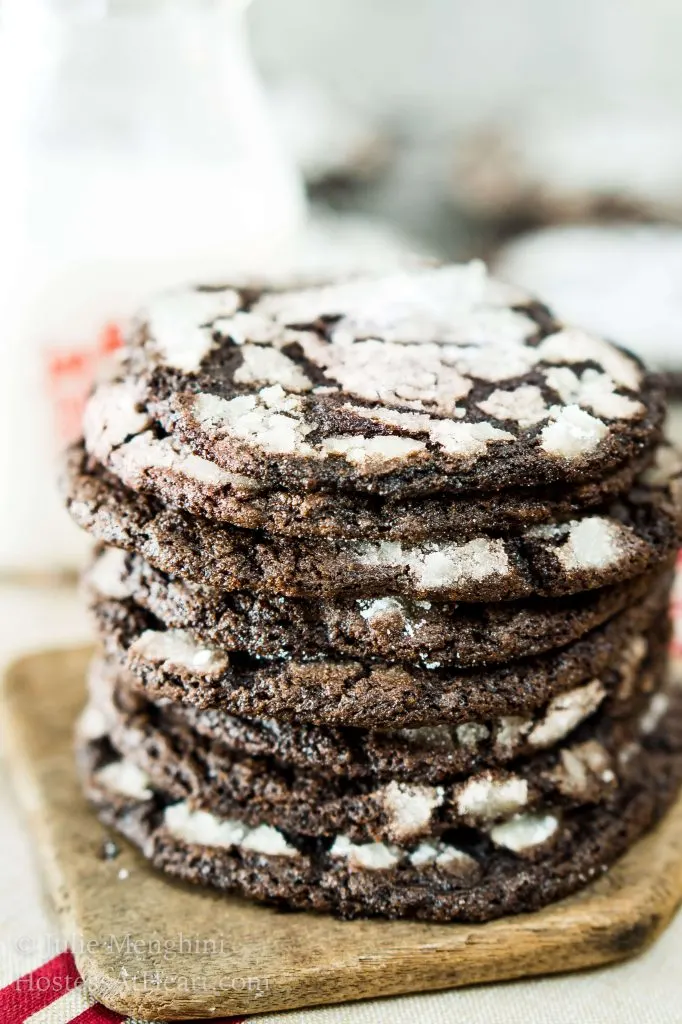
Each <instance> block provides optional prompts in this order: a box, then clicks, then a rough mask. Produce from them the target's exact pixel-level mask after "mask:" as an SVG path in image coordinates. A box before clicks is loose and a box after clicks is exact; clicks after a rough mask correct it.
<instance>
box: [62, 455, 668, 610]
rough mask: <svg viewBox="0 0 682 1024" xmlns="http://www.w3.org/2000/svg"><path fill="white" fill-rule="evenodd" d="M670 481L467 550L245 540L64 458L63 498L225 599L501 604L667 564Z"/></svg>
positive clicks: (118, 542) (482, 539)
mask: <svg viewBox="0 0 682 1024" xmlns="http://www.w3.org/2000/svg"><path fill="white" fill-rule="evenodd" d="M677 481H678V478H677V477H675V478H674V481H673V484H674V486H673V484H671V485H669V486H664V487H661V486H659V485H658V484H656V485H655V486H651V485H648V484H646V483H642V484H641V485H638V486H637V487H636V488H635V489H634V490H633V491H632V492H631V493H630V495H629V496H628V498H627V500H622V501H619V502H617V503H614V504H613V505H612V506H611V507H610V508H609V509H608V510H605V511H604V512H603V513H600V514H587V515H584V516H582V517H580V518H578V519H573V520H570V521H568V522H564V523H556V524H554V523H546V524H542V525H539V526H534V527H531V528H529V529H527V530H525V531H523V533H521V534H519V535H517V536H512V537H500V536H488V535H481V536H478V537H476V538H473V539H471V540H464V541H460V540H455V541H441V542H438V541H427V542H422V543H421V544H415V545H403V544H402V543H401V542H399V541H379V542H374V541H338V540H332V539H327V538H321V539H317V538H309V539H307V540H306V539H305V538H290V537H282V536H272V535H269V534H267V533H264V532H256V531H250V530H242V529H239V528H238V527H233V526H230V525H228V524H225V523H216V522H215V521H211V520H208V519H202V518H200V517H198V516H192V515H190V514H189V513H187V512H183V511H180V510H175V509H171V508H169V507H167V506H163V505H161V504H160V503H159V502H158V501H157V500H156V499H154V498H152V497H150V496H148V495H144V494H139V493H136V492H135V491H132V490H130V489H129V488H126V487H124V486H123V485H122V484H120V482H118V481H117V480H116V478H115V477H113V476H112V475H111V474H110V473H107V472H106V471H102V470H101V469H98V468H97V467H96V466H92V465H91V464H89V463H88V462H87V460H85V461H84V460H83V459H82V458H81V457H80V456H79V454H78V452H77V451H72V452H71V455H70V457H69V458H68V460H67V464H66V467H65V473H64V477H63V489H64V494H65V497H66V502H67V506H68V509H69V511H70V513H71V515H72V517H73V518H74V520H75V521H76V522H77V523H78V524H79V525H80V526H82V527H83V528H84V529H86V530H88V532H90V533H91V534H92V535H93V536H94V537H95V538H96V539H97V540H99V541H102V542H104V543H106V544H110V545H113V546H115V547H121V548H125V549H127V550H133V551H137V552H138V553H139V554H140V555H142V556H143V557H144V559H145V560H146V561H147V562H149V563H150V564H151V565H153V566H155V567H156V568H158V569H161V570H162V571H164V572H168V573H172V574H174V575H178V576H180V577H181V578H183V579H189V580H194V581H197V582H200V583H208V584H210V585H211V586H213V587H216V588H219V589H223V590H251V591H256V592H258V593H262V592H267V593H270V594H272V593H275V594H284V595H288V596H292V597H299V596H300V597H327V596H332V595H334V596H357V597H363V598H369V597H386V596H394V597H406V598H413V599H416V600H436V601H471V602H487V601H493V602H499V601H508V600H517V599H520V598H524V597H529V596H531V595H533V594H539V595H543V596H550V597H555V596H560V595H564V594H571V593H577V592H578V591H582V590H587V589H592V588H597V587H602V586H609V585H612V584H614V583H619V582H623V581H624V580H627V579H631V578H633V577H635V576H638V575H640V574H641V573H644V572H647V571H648V570H651V569H654V568H655V567H656V566H658V565H661V564H663V563H664V562H665V561H666V560H667V559H668V558H669V557H670V556H671V554H672V553H673V552H674V551H675V550H676V548H677V546H678V543H679V529H680V524H679V518H680V495H679V488H678V487H677Z"/></svg>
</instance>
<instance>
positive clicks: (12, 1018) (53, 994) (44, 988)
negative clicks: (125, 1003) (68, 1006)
mask: <svg viewBox="0 0 682 1024" xmlns="http://www.w3.org/2000/svg"><path fill="white" fill-rule="evenodd" d="M80 983H81V977H80V974H79V973H78V970H77V968H76V964H75V962H74V959H73V956H72V955H71V953H69V952H66V953H60V954H59V955H58V956H55V957H54V958H53V959H52V960H48V962H47V963H46V964H43V965H42V966H41V967H37V968H36V969H35V970H34V971H30V972H29V973H28V974H24V975H22V977H21V978H17V980H16V981H13V982H11V983H10V984H9V985H7V986H6V987H5V988H3V989H0V1021H2V1024H24V1021H25V1020H27V1019H28V1018H29V1017H32V1016H33V1014H34V1013H37V1012H38V1010H43V1009H44V1008H45V1007H46V1006H49V1005H50V1003H53V1002H54V1001H55V999H59V998H60V997H61V996H63V995H64V994H65V993H66V992H68V991H69V990H70V989H72V988H75V987H76V985H80ZM117 1019H118V1020H121V1018H120V1017H119V1018H117Z"/></svg>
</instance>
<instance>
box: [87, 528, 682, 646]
mask: <svg viewBox="0 0 682 1024" xmlns="http://www.w3.org/2000/svg"><path fill="white" fill-rule="evenodd" d="M671 570H672V566H671V565H670V564H669V565H668V566H666V567H665V568H664V569H663V572H662V573H660V575H661V576H666V575H668V574H669V573H670V572H671ZM658 577H659V574H653V575H652V574H645V575H643V576H640V577H636V578H635V579H634V580H631V581H628V582H627V583H625V584H616V585H614V586H612V587H605V588H600V589H598V590H592V591H588V592H587V593H583V594H576V595H572V596H570V597H566V598H555V599H553V600H547V599H531V600H529V601H525V602H509V603H502V604H476V605H466V604H460V603H457V602H453V603H445V604H444V603H441V602H433V601H409V600H405V599H401V598H394V597H381V598H373V599H372V598H364V599H363V598H355V599H352V598H350V599H346V600H343V599H341V600H337V601H333V600H319V601H311V600H305V599H297V598H285V597H268V596H267V595H265V594H261V595H257V594H250V593H248V592H244V591H232V592H230V591H221V590H217V589H214V588H212V587H208V586H204V585H202V584H200V583H192V582H189V581H187V580H182V579H180V578H179V577H173V576H169V575H168V574H166V573H163V572H161V571H160V570H158V569H153V568H152V567H151V566H150V565H149V564H148V563H146V562H145V561H144V559H142V558H141V557H140V556H139V555H136V554H134V553H132V552H125V551H123V550H122V549H120V548H104V549H100V550H99V551H98V553H97V554H96V556H95V558H94V560H93V562H92V564H91V565H90V568H89V569H88V571H87V572H86V574H85V584H86V591H87V594H88V597H89V600H94V601H98V600H102V599H103V598H104V599H106V598H114V599H119V600H120V599H130V600H133V601H134V602H135V603H136V604H138V605H140V606H141V607H143V608H146V609H147V610H148V611H150V612H152V614H153V615H155V616H156V618H157V619H159V620H160V621H161V622H162V623H163V624H164V626H166V627H167V628H169V629H184V630H188V631H189V632H190V634H191V635H192V637H193V638H194V639H196V640H198V641H201V642H202V643H206V644H208V645H209V646H214V647H222V648H224V649H225V650H238V651H248V652H250V653H251V654H252V655H256V656H259V657H266V658H273V657H274V658H282V657H295V658H310V657H319V656H325V657H339V656H350V657H354V656H357V655H358V654H359V653H360V652H362V653H363V656H365V657H378V658H389V659H392V660H395V661H412V662H416V663H420V664H424V663H432V662H439V663H440V664H441V665H459V666H465V665H476V664H494V663H497V662H503V661H510V660H512V659H513V658H517V657H528V656H530V655H532V654H539V653H541V652H543V651H546V650H551V649H554V648H556V647H563V646H565V645H566V644H568V643H571V642H572V641H573V640H577V639H579V638H580V637H581V636H584V634H585V633H587V632H589V631H590V630H592V629H595V628H596V627H597V626H600V625H601V624H602V623H603V622H605V621H606V620H607V619H609V618H612V617H613V616H614V615H617V614H618V613H619V612H620V611H622V610H623V609H624V608H626V607H629V606H630V605H631V604H633V603H635V602H636V601H639V600H640V599H642V598H643V597H645V596H646V595H647V593H648V592H649V591H650V590H651V588H652V587H655V586H656V585H657V580H658Z"/></svg>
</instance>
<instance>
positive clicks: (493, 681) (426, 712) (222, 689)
mask: <svg viewBox="0 0 682 1024" xmlns="http://www.w3.org/2000/svg"><path fill="white" fill-rule="evenodd" d="M668 600H669V592H668V589H667V587H666V586H664V585H663V584H661V587H660V589H659V590H658V592H652V593H650V594H649V595H648V596H647V598H645V599H644V600H642V601H641V602H640V603H639V604H637V605H635V606H634V607H632V608H630V609H628V610H627V611H625V612H622V613H621V614H620V615H619V616H617V617H616V618H615V619H612V620H611V621H610V622H607V623H606V624H604V625H603V626H601V627H599V628H598V629H596V630H593V631H592V632H591V633H589V634H587V635H586V636H584V637H582V638H581V639H580V640H577V641H575V642H574V643H572V644H570V645H569V646H568V647H565V648H562V649H561V650H558V651H552V652H549V653H546V654H542V655H537V656H535V657H532V658H526V659H522V660H519V661H515V662H510V663H509V664H507V665H493V666H482V667H480V668H472V669H460V670H458V669H454V668H452V667H435V666H432V667H430V668H427V667H420V666H417V665H412V664H409V663H405V664H401V663H395V662H386V661H379V660H372V659H368V660H362V659H353V660H331V659H324V658H322V659H317V660H310V661H295V660H293V659H291V660H290V659H263V658H254V657H251V656H249V655H247V654H243V653H240V652H227V651H224V650H221V649H220V648H214V647H209V646H207V645H202V644H199V643H197V642H196V641H195V640H193V639H192V637H191V636H190V635H189V634H188V633H187V632H186V631H183V630H165V629H163V628H162V627H161V625H160V623H159V622H158V620H156V619H155V618H154V616H152V615H151V614H150V613H149V612H146V611H144V610H143V609H141V608H139V607H138V606H137V605H135V604H134V603H133V602H131V601H113V600H109V601H102V602H99V603H97V604H95V605H94V607H93V611H94V619H95V624H96V628H97V631H98V633H99V636H100V639H101V642H102V645H103V647H104V650H105V651H106V652H107V654H108V656H109V657H111V658H112V659H113V660H114V661H115V662H117V663H118V664H119V665H120V666H121V668H123V669H125V670H126V671H129V672H130V674H131V676H132V677H133V678H134V679H135V680H136V683H137V685H138V686H140V687H142V688H144V690H145V692H146V693H147V694H148V695H149V697H150V698H151V699H154V700H157V699H159V698H164V699H165V698H167V699H170V700H172V701H177V702H182V703H188V704H194V705H196V706H197V707H201V708H208V707H216V708H221V709H222V710H225V711H228V712H230V713H233V714H237V715H243V716H246V717H248V718H252V717H268V718H275V719H278V720H283V721H291V720H297V721H299V722H309V723H318V724H330V725H331V724H333V725H352V726H359V727H362V728H386V727H388V728H390V727H392V726H393V727H409V726H422V725H433V724H441V723H443V722H445V723H461V722H469V721H481V720H485V719H486V718H492V717H495V718H496V717H499V716H500V715H516V714H519V713H520V714H525V713H527V712H528V710H529V709H533V708H536V707H539V706H541V705H543V704H544V703H546V702H547V701H548V700H550V699H551V698H552V697H553V696H555V695H556V694H558V693H561V692H564V691H566V690H570V689H572V688H573V687H576V686H579V685H580V684H581V683H585V682H589V681H590V680H591V679H593V678H596V677H599V678H601V679H602V680H603V677H604V673H606V672H608V671H615V672H619V671H620V670H621V669H620V666H621V665H624V664H626V662H624V661H623V659H624V656H625V653H626V652H627V650H628V647H629V645H630V643H631V642H632V641H633V640H634V638H636V637H638V636H643V637H644V638H645V639H646V640H647V642H648V640H649V633H650V631H653V635H655V636H657V635H660V634H659V631H663V632H664V633H665V631H667V629H668V628H669V627H668V617H667V605H668ZM627 670H629V669H627Z"/></svg>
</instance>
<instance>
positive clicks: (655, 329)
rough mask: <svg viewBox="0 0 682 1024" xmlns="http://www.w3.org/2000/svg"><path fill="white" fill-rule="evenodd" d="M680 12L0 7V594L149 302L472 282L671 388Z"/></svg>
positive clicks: (681, 194) (48, 509)
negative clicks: (522, 290) (546, 316)
mask: <svg viewBox="0 0 682 1024" xmlns="http://www.w3.org/2000/svg"><path fill="white" fill-rule="evenodd" d="M681 34H682V8H680V7H679V5H677V4H675V3H673V2H672V0H648V2H647V3H644V2H643V0H629V2H621V3H614V2H613V0H589V3H587V2H578V3H573V4H556V3H555V4H549V3H547V2H546V0H479V2H478V3H476V4H472V3H468V2H465V0H421V2H420V3H419V4H416V3H414V2H413V0H372V2H371V3H367V2H366V0H365V2H361V0H325V3H324V5H320V4H319V3H317V2H315V0H287V2H283V0H254V2H253V3H252V4H249V3H248V0H0V159H1V160H2V169H3V171H2V173H3V186H4V187H3V188H2V189H1V190H0V225H1V230H0V346H2V359H3V372H2V374H0V426H1V427H2V431H1V436H2V442H1V443H0V478H1V481H2V486H3V502H2V507H1V512H0V573H2V574H3V575H4V576H5V577H17V576H18V577H21V578H24V577H25V576H26V575H27V574H28V575H29V576H31V577H33V578H35V577H38V578H43V577H44V576H48V577H50V578H51V577H52V576H54V575H57V576H61V575H62V574H64V573H66V574H67V575H68V574H69V573H71V572H72V571H73V570H74V569H75V568H76V567H77V565H78V563H79V560H80V558H81V557H82V548H83V545H84V541H83V539H82V538H81V537H80V536H79V535H78V532H77V531H76V530H75V528H74V527H72V526H71V524H70V523H69V522H68V521H67V519H66V515H65V513H63V512H62V510H61V508H60V503H59V499H58V497H57V495H56V490H55V487H54V478H55V474H56V472H57V464H58V453H59V451H60V450H61V449H63V447H64V445H65V444H66V443H67V442H68V441H69V440H70V439H72V438H73V437H74V436H75V435H76V434H77V432H78V424H79V418H80V412H81V408H82V403H83V400H84V398H85V395H86V394H87V391H88V388H89V387H90V385H91V382H92V380H93V379H94V377H95V375H96V374H97V372H98V369H99V368H100V366H101V365H102V363H103V362H104V361H105V360H106V359H107V358H109V356H110V355H111V353H113V352H115V351H116V349H117V347H118V346H119V345H120V343H121V338H122V336H123V334H124V333H125V330H126V324H127V323H128V321H129V319H130V317H131V316H132V315H133V314H134V311H135V310H136V309H137V308H138V307H139V306H140V305H141V304H143V303H144V301H145V297H146V296H147V295H148V294H150V293H151V292H153V291H156V290H158V289H161V288H166V287H172V286H174V285H176V284H178V283H181V282H185V281H188V280H198V279H204V280H206V279H212V280H219V279H223V280H225V279H226V278H233V279H241V278H250V277H254V276H260V277H269V278H272V277H274V278H275V279H279V280H288V279H291V278H292V277H293V278H296V279H298V280H302V281H314V280H317V279H320V278H324V277H327V276H329V275H335V274H347V273H353V272H357V271H363V270H370V271H374V270H380V269H383V268H386V269H390V268H396V267H404V266H409V265H410V264H411V263H412V262H413V261H414V259H415V258H423V257H433V258H437V259H468V258H471V257H483V258H485V259H487V260H488V261H489V262H490V264H491V266H492V268H493V270H494V271H495V272H497V273H499V274H500V275H501V276H503V277H505V278H508V279H511V280H514V281H516V282H517V283H520V284H522V285H524V286H527V287H528V288H530V289H531V290H533V291H537V292H538V293H539V294H540V296H541V297H542V298H543V299H545V300H546V301H548V302H549V303H550V304H553V305H554V306H555V308H556V309H557V311H558V312H559V314H560V315H563V316H564V317H565V318H566V319H569V320H573V321H575V322H578V323H580V324H582V325H584V326H586V327H589V328H593V329H595V330H598V331H601V332H602V333H604V334H606V335H608V336H610V337H612V338H614V339H615V340H618V341H621V342H622V343H623V344H625V345H626V346H628V347H631V348H633V349H634V350H636V351H638V352H639V353H640V354H641V355H642V356H643V357H644V358H645V359H647V360H648V361H649V362H651V363H652V365H654V366H655V367H656V368H657V369H660V370H661V371H663V372H665V373H666V374H667V376H668V380H669V382H670V387H671V394H672V395H674V394H675V393H676V389H677V388H678V387H679V385H680V383H681V382H682V339H681V328H682V105H681V104H680V101H679V98H678V97H679V95H680V90H681V89H682V70H680V62H679V44H680V37H681Z"/></svg>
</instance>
